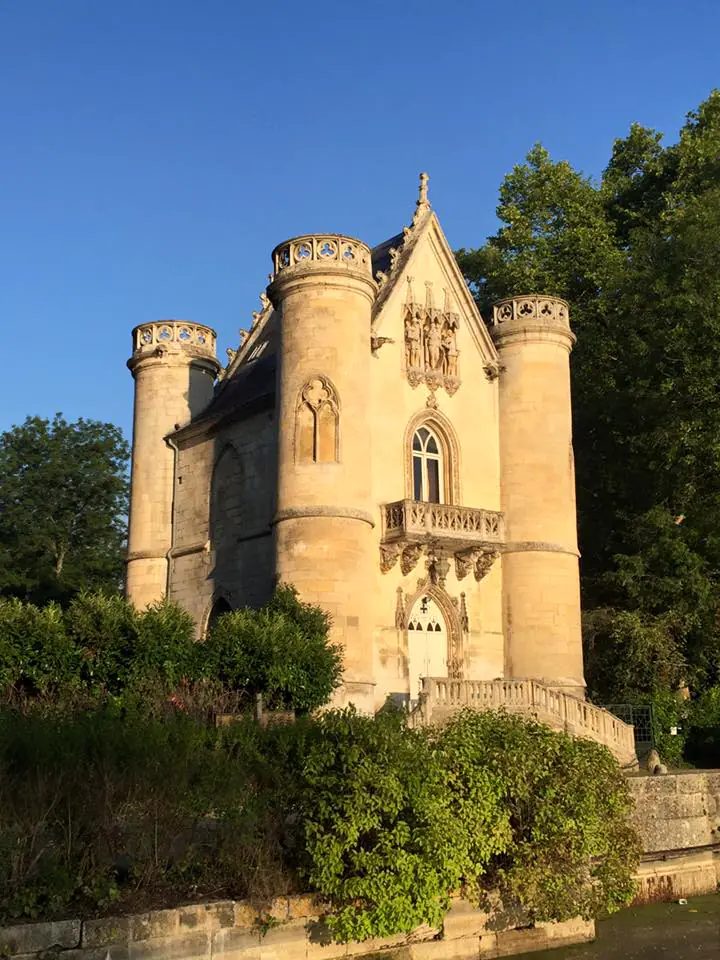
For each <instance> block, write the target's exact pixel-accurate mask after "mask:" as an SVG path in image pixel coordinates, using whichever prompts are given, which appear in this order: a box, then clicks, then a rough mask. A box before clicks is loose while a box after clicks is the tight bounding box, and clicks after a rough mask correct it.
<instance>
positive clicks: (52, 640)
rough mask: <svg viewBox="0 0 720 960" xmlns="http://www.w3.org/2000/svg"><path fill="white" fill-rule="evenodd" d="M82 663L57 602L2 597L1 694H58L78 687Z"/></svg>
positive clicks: (0, 619) (0, 626) (0, 640)
mask: <svg viewBox="0 0 720 960" xmlns="http://www.w3.org/2000/svg"><path fill="white" fill-rule="evenodd" d="M79 665H80V657H79V652H78V650H77V649H76V647H75V646H74V644H73V643H72V641H71V640H70V639H69V638H68V636H67V634H66V631H65V624H64V620H63V612H62V610H61V608H60V607H59V606H58V605H57V604H54V603H51V604H48V605H47V606H45V607H36V606H35V605H34V604H32V603H23V602H22V601H21V600H14V599H12V600H5V599H0V693H4V695H5V696H6V697H8V696H13V695H18V694H22V695H27V696H43V697H47V696H52V695H57V693H58V692H59V691H65V690H67V689H68V688H71V687H74V686H76V684H77V674H78V669H79Z"/></svg>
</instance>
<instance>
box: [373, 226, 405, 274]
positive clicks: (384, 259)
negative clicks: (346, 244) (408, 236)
mask: <svg viewBox="0 0 720 960" xmlns="http://www.w3.org/2000/svg"><path fill="white" fill-rule="evenodd" d="M403 240H404V237H403V235H402V234H401V233H396V234H395V236H394V237H390V239H389V240H384V241H383V242H382V243H379V244H378V245H377V246H376V247H373V248H372V251H371V253H372V268H373V277H375V274H376V273H377V272H378V270H382V272H383V273H390V248H391V247H395V249H396V250H399V249H400V247H402V244H403Z"/></svg>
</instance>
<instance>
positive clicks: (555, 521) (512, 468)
mask: <svg viewBox="0 0 720 960" xmlns="http://www.w3.org/2000/svg"><path fill="white" fill-rule="evenodd" d="M491 332H492V337H493V340H494V342H495V345H496V347H497V350H498V353H499V356H500V363H501V365H502V367H503V368H504V370H503V372H502V374H501V376H500V378H499V385H500V386H499V390H500V393H499V430H500V471H501V501H502V509H503V511H504V513H505V535H506V545H505V548H504V551H503V555H502V575H503V610H504V621H505V624H504V626H505V644H506V670H507V675H508V676H510V677H515V678H523V679H525V678H528V679H530V678H533V679H537V680H544V681H545V682H547V683H548V684H549V685H551V686H553V687H557V688H562V689H564V690H565V691H566V692H567V693H572V694H575V695H576V696H584V689H585V682H584V677H583V663H582V641H581V633H580V577H579V564H578V557H579V554H578V548H577V521H576V511H575V477H574V467H573V451H572V422H571V409H570V364H569V356H570V351H571V349H572V345H573V344H574V342H575V337H574V335H573V333H572V332H571V330H570V324H569V317H568V305H567V303H565V301H564V300H558V299H556V298H551V297H539V296H525V297H513V298H511V299H507V300H502V301H501V302H500V303H498V304H497V305H496V306H495V309H494V312H493V326H492V331H491Z"/></svg>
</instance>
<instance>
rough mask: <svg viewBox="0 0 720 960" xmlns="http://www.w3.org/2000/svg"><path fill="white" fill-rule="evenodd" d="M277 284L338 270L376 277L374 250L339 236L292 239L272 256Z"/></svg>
mask: <svg viewBox="0 0 720 960" xmlns="http://www.w3.org/2000/svg"><path fill="white" fill-rule="evenodd" d="M272 259H273V267H274V271H273V280H276V279H277V278H278V276H279V275H280V274H281V273H282V274H295V273H296V272H300V270H302V272H304V271H305V270H328V269H330V270H338V271H346V272H350V271H352V272H359V273H364V274H367V276H368V277H371V276H372V262H371V260H372V258H371V254H370V248H369V247H368V246H367V244H365V243H363V242H362V241H361V240H356V239H355V238H354V237H345V236H342V235H341V234H337V233H319V234H309V235H307V236H303V237H292V238H291V239H290V240H285V241H283V243H280V244H278V246H277V247H275V249H274V250H273V252H272Z"/></svg>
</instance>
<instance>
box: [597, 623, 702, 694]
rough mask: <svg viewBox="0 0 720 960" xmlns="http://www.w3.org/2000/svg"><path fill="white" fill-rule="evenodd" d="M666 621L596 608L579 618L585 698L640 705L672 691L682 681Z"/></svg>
mask: <svg viewBox="0 0 720 960" xmlns="http://www.w3.org/2000/svg"><path fill="white" fill-rule="evenodd" d="M676 634H677V629H676V625H675V624H674V623H673V622H672V620H670V619H669V618H668V617H667V616H665V617H663V616H655V617H653V616H650V615H647V614H641V613H638V612H637V611H628V610H614V609H610V608H604V607H599V608H596V609H594V610H589V611H587V612H586V613H585V614H584V615H583V641H584V648H585V667H586V671H587V676H588V677H589V678H590V684H591V685H590V686H589V689H588V693H589V694H590V696H591V698H592V699H593V700H595V701H596V702H598V703H643V702H646V701H647V699H648V697H652V696H653V695H654V694H656V693H661V692H664V691H667V690H676V689H677V688H678V686H679V685H680V683H681V681H682V679H683V677H684V675H685V663H684V661H683V657H682V655H681V653H680V651H679V649H678V643H677V640H676Z"/></svg>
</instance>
